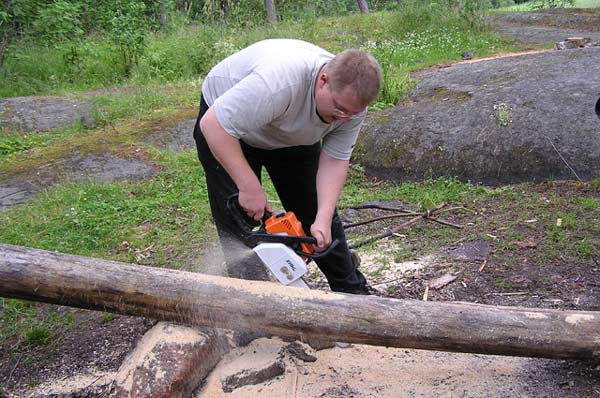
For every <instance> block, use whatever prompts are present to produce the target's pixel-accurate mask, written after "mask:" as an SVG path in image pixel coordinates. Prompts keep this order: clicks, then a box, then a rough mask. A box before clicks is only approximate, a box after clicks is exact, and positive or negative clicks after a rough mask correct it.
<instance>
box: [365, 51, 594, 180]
mask: <svg viewBox="0 0 600 398" xmlns="http://www.w3.org/2000/svg"><path fill="white" fill-rule="evenodd" d="M599 58H600V47H590V48H583V49H574V50H570V51H548V52H543V53H536V54H526V55H521V56H514V57H506V58H497V59H492V60H486V61H480V62H472V63H462V64H456V65H454V66H451V67H448V68H444V69H439V70H437V71H435V72H432V73H431V74H429V75H427V76H426V77H425V78H424V79H423V80H422V81H421V82H419V83H418V84H417V85H416V86H415V88H414V89H413V90H412V91H411V92H410V98H411V99H412V101H413V102H412V103H408V104H406V105H403V106H398V107H396V108H394V109H389V110H385V111H380V112H373V113H371V114H369V116H368V117H367V120H366V121H365V124H364V126H363V129H362V131H361V134H360V136H359V140H358V142H357V145H356V148H355V151H354V160H355V161H357V162H359V163H361V164H362V165H363V166H364V167H365V169H366V170H367V173H369V174H371V175H375V176H380V177H385V178H389V179H392V180H394V181H402V180H406V179H425V178H430V177H431V178H436V177H440V176H446V177H457V178H459V179H461V180H464V181H472V182H483V183H513V182H520V181H544V180H549V179H575V178H576V176H575V173H577V175H578V177H579V178H581V179H584V180H586V179H591V178H594V177H595V176H597V175H599V174H600V124H599V123H598V118H597V117H596V116H595V114H594V112H595V111H594V106H595V104H596V102H597V101H598V97H599V93H598V90H597V87H599V86H600V63H599V62H598V59H599ZM567 69H568V71H567ZM571 168H572V169H573V170H574V171H575V173H574V172H573V171H572V170H571Z"/></svg>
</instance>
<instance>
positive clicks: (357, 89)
mask: <svg viewBox="0 0 600 398" xmlns="http://www.w3.org/2000/svg"><path fill="white" fill-rule="evenodd" d="M325 72H327V74H328V75H329V84H330V85H331V89H332V90H334V91H336V92H340V91H342V90H343V89H345V88H346V87H350V88H351V89H352V91H353V93H354V95H355V96H356V98H358V99H359V100H360V101H362V102H364V103H365V104H369V103H371V102H372V101H374V100H375V98H377V95H378V94H379V87H380V86H381V67H380V66H379V63H378V62H377V60H376V59H375V58H374V57H373V56H372V55H371V54H369V53H367V52H365V51H361V50H344V51H342V52H341V53H339V54H338V55H336V56H335V57H334V58H333V59H332V60H331V61H329V62H328V63H327V65H326V66H325Z"/></svg>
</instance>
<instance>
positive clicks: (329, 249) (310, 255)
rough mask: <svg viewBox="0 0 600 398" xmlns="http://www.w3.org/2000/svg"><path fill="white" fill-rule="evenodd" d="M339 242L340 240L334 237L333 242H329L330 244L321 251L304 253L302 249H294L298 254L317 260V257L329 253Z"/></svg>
mask: <svg viewBox="0 0 600 398" xmlns="http://www.w3.org/2000/svg"><path fill="white" fill-rule="evenodd" d="M313 239H314V238H313ZM314 243H316V239H315V241H314ZM339 243H340V241H339V240H338V239H335V240H334V241H333V242H331V244H330V245H329V247H328V248H327V249H325V250H324V251H322V252H314V253H305V252H303V251H302V250H298V251H296V254H298V255H300V256H305V257H308V258H310V259H312V260H317V259H319V258H321V257H325V256H326V255H328V254H329V253H331V251H332V250H333V249H335V248H336V246H337V245H338V244H339Z"/></svg>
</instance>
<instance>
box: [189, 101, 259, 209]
mask: <svg viewBox="0 0 600 398" xmlns="http://www.w3.org/2000/svg"><path fill="white" fill-rule="evenodd" d="M200 130H201V131H202V134H204V138H206V142H207V143H208V146H209V147H210V150H211V152H212V154H213V155H214V157H215V158H216V159H217V161H218V162H219V163H220V164H221V165H222V166H223V167H224V168H225V170H226V171H227V174H229V176H230V177H231V179H232V180H233V182H234V183H235V185H236V186H237V187H238V189H239V190H240V193H239V199H238V200H239V204H240V207H241V208H242V209H244V211H245V212H246V214H248V216H249V217H252V218H253V219H255V220H256V221H259V220H260V219H261V218H262V216H263V214H264V212H265V209H267V210H269V211H271V207H270V206H269V204H268V203H267V194H266V193H265V191H264V190H263V189H262V186H261V185H260V181H259V179H258V177H257V176H256V175H255V174H254V172H253V171H252V169H251V168H250V165H249V164H248V161H247V160H246V158H245V157H244V154H243V152H242V148H241V146H240V142H239V141H238V139H237V138H234V137H232V136H231V135H229V134H228V133H227V132H226V131H225V130H224V129H223V127H222V126H221V124H220V123H219V121H218V120H217V117H216V115H215V110H214V108H213V107H210V108H208V111H206V113H205V114H204V116H203V117H202V119H201V120H200Z"/></svg>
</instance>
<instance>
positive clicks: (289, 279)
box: [252, 243, 307, 285]
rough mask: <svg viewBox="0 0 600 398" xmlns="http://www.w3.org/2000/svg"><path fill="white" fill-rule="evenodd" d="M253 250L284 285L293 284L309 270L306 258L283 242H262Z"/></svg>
mask: <svg viewBox="0 0 600 398" xmlns="http://www.w3.org/2000/svg"><path fill="white" fill-rule="evenodd" d="M252 250H254V252H255V253H256V254H257V255H258V257H259V258H260V259H261V260H262V262H263V263H264V264H265V266H266V267H267V268H268V269H269V270H270V271H271V272H272V273H273V275H275V277H276V278H277V280H278V281H279V282H280V283H282V284H284V285H289V284H292V283H293V282H294V281H296V280H298V279H300V278H301V277H302V275H304V274H305V273H306V271H307V268H306V263H305V262H304V260H302V258H300V256H299V255H297V254H296V253H295V252H294V251H293V250H292V249H290V248H289V247H287V246H286V245H284V244H283V243H261V244H259V245H258V246H256V247H255V248H253V249H252Z"/></svg>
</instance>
